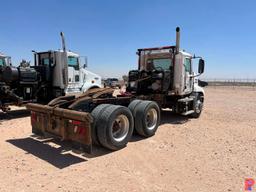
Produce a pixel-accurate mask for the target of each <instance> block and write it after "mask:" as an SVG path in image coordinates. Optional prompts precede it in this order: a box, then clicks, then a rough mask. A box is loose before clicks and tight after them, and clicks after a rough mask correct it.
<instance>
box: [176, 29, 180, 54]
mask: <svg viewBox="0 0 256 192" xmlns="http://www.w3.org/2000/svg"><path fill="white" fill-rule="evenodd" d="M179 51H180V28H179V27H177V28H176V54H178V53H179Z"/></svg>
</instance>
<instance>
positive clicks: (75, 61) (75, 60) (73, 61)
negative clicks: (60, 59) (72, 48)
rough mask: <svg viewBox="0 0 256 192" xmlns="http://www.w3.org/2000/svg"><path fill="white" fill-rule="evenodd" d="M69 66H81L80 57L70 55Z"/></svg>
mask: <svg viewBox="0 0 256 192" xmlns="http://www.w3.org/2000/svg"><path fill="white" fill-rule="evenodd" d="M68 66H69V67H74V68H75V69H77V68H79V63H78V58H77V57H74V56H68Z"/></svg>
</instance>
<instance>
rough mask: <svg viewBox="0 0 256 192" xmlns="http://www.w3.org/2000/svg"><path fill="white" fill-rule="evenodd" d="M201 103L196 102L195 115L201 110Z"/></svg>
mask: <svg viewBox="0 0 256 192" xmlns="http://www.w3.org/2000/svg"><path fill="white" fill-rule="evenodd" d="M202 107H203V106H202V102H201V101H200V100H197V102H196V113H200V112H201V110H202Z"/></svg>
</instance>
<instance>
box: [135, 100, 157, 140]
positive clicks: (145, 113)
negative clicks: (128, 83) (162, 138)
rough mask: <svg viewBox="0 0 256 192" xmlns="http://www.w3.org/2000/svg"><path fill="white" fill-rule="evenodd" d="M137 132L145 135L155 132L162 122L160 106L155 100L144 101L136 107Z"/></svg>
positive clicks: (151, 134)
mask: <svg viewBox="0 0 256 192" xmlns="http://www.w3.org/2000/svg"><path fill="white" fill-rule="evenodd" d="M134 122H135V129H136V131H137V133H138V134H139V135H141V136H144V137H151V136H153V135H154V134H155V132H156V131H157V129H158V126H159V124H160V108H159V106H158V104H157V103H156V102H154V101H142V102H140V103H139V104H138V105H137V106H136V107H135V109H134Z"/></svg>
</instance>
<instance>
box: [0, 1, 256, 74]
mask: <svg viewBox="0 0 256 192" xmlns="http://www.w3.org/2000/svg"><path fill="white" fill-rule="evenodd" d="M0 5H1V11H0V21H1V27H0V51H1V52H4V53H5V54H7V55H10V56H11V57H12V62H13V64H14V65H18V64H19V62H20V61H21V59H26V60H31V62H32V63H33V54H32V52H31V50H36V51H47V50H56V49H59V48H61V41H60V36H59V33H60V31H63V32H64V33H65V37H66V44H67V48H68V49H69V50H72V51H74V52H77V53H79V54H80V55H82V56H87V57H88V69H89V70H91V71H93V72H95V73H98V74H100V75H101V76H103V77H122V75H124V74H127V73H128V71H129V70H132V69H137V55H136V51H137V49H138V48H144V47H156V46H166V45H174V44H175V28H176V27H177V26H179V27H180V28H181V48H182V49H185V50H186V51H187V52H189V53H191V54H196V55H198V56H202V57H203V58H204V59H205V64H206V66H205V73H204V74H203V76H202V77H203V78H208V79H209V78H256V62H255V55H256V46H255V45H256V11H255V8H256V1H253V0H244V1H241V0H214V1H213V0H201V1H200V0H193V1H191V0H190V1H189V0H182V1H180V0H105V1H104V0H90V1H89V0H72V1H68V0H37V1H34V0H33V1H32V0H23V1H20V0H8V1H6V0H1V1H0Z"/></svg>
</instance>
